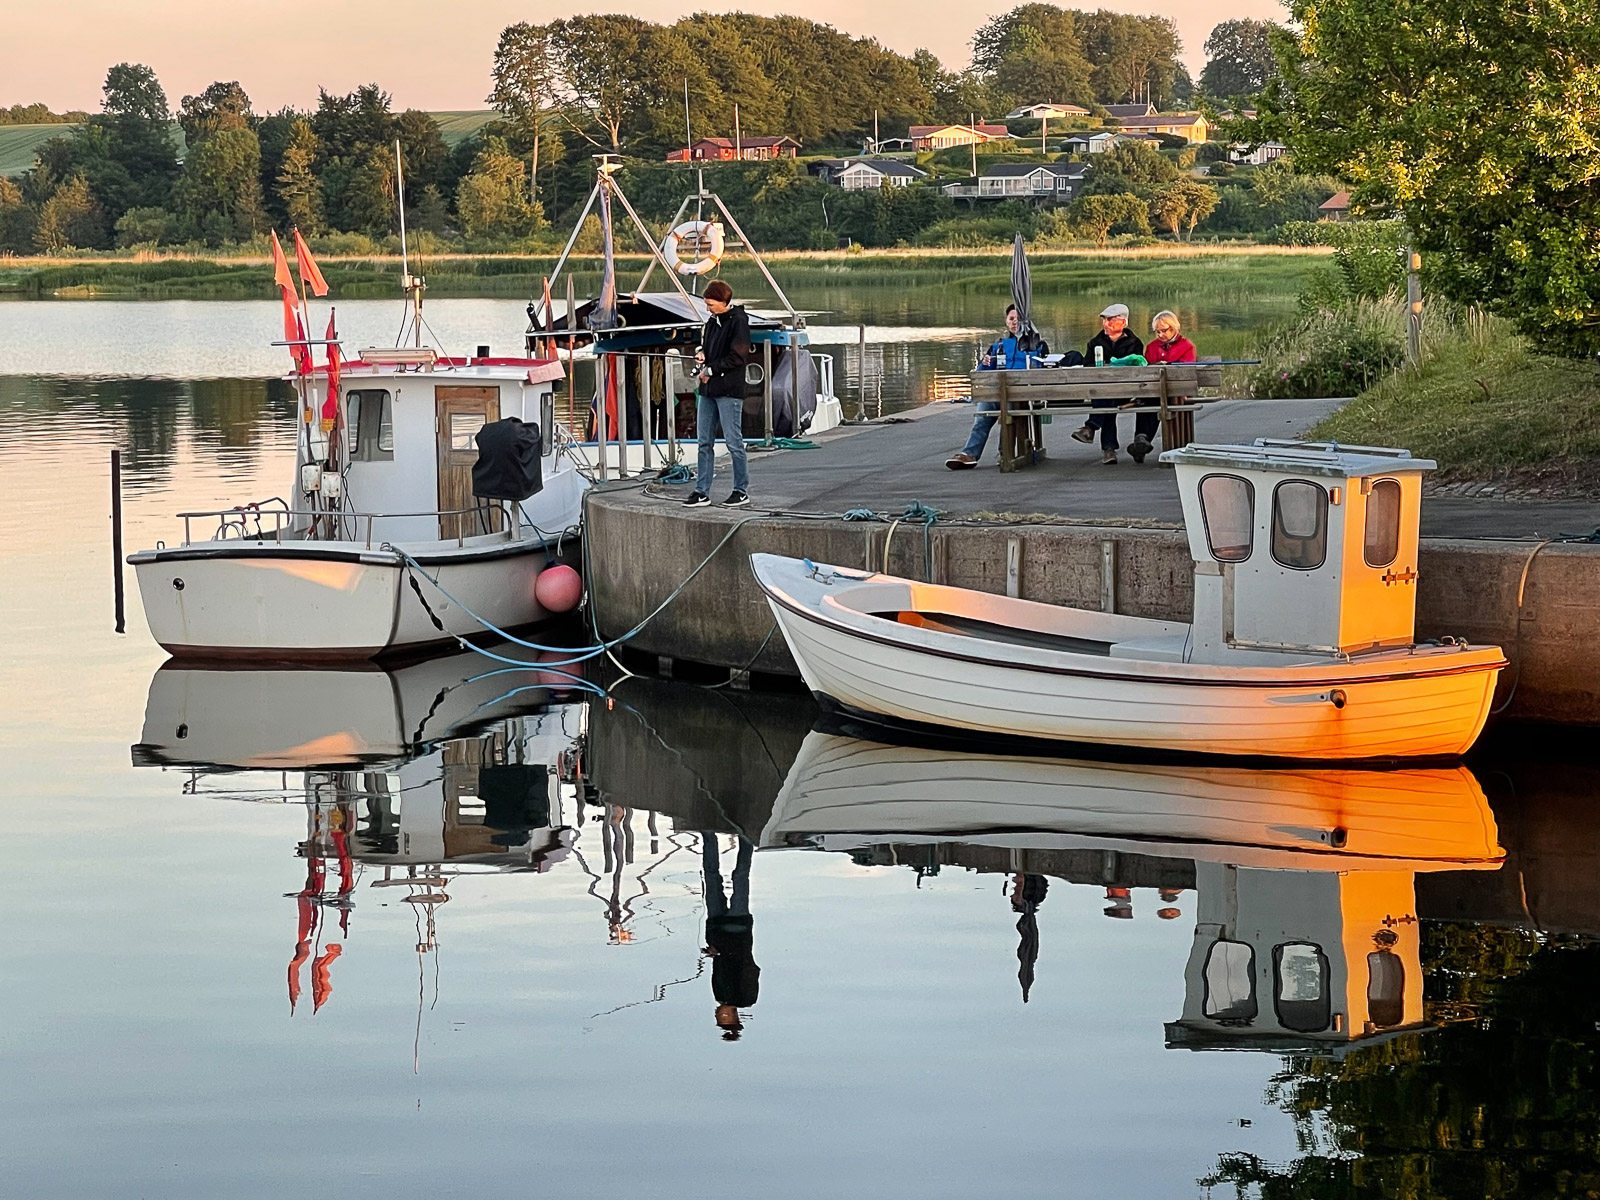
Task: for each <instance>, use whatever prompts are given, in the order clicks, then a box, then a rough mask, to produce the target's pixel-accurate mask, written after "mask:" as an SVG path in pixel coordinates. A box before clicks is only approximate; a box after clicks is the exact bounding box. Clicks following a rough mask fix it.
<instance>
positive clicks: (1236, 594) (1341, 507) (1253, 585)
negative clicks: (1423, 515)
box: [1161, 438, 1435, 663]
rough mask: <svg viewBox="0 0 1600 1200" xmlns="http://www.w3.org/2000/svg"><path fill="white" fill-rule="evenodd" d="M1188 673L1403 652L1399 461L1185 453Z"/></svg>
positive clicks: (1406, 630)
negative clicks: (1190, 596) (1285, 657)
mask: <svg viewBox="0 0 1600 1200" xmlns="http://www.w3.org/2000/svg"><path fill="white" fill-rule="evenodd" d="M1161 461H1162V462H1164V463H1171V464H1172V465H1173V466H1174V467H1176V468H1177V475H1178V491H1179V493H1180V495H1181V497H1182V501H1183V517H1184V524H1185V526H1186V527H1187V529H1188V535H1189V547H1190V552H1191V554H1192V555H1193V557H1194V564H1195V567H1194V623H1193V633H1192V641H1191V644H1190V647H1189V661H1191V662H1197V663H1203V662H1210V663H1227V662H1240V661H1245V660H1248V661H1258V662H1259V661H1263V658H1264V655H1270V654H1273V653H1277V654H1292V655H1295V656H1299V657H1303V656H1304V655H1305V654H1307V653H1313V654H1330V655H1351V654H1357V653H1360V652H1362V651H1370V650H1378V649H1393V648H1396V647H1404V646H1409V645H1411V644H1412V643H1413V642H1414V640H1415V630H1416V596H1417V541H1418V528H1419V518H1420V512H1421V506H1422V473H1423V472H1424V471H1428V470H1432V469H1433V467H1434V465H1435V464H1434V463H1432V462H1431V461H1429V460H1427V459H1419V458H1413V457H1412V456H1411V452H1410V451H1408V450H1393V449H1384V448H1377V447H1370V446H1339V445H1337V444H1335V443H1332V442H1289V441H1280V440H1276V439H1271V438H1261V439H1258V440H1257V441H1256V442H1255V443H1254V444H1252V445H1249V446H1207V445H1189V446H1185V447H1183V448H1182V449H1180V450H1169V451H1167V452H1166V453H1164V454H1163V455H1162V456H1161Z"/></svg>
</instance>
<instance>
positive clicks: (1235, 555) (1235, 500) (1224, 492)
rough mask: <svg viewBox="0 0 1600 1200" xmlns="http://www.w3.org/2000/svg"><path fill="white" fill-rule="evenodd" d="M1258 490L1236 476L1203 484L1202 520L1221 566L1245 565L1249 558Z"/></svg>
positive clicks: (1212, 478)
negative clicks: (1231, 563) (1231, 564)
mask: <svg viewBox="0 0 1600 1200" xmlns="http://www.w3.org/2000/svg"><path fill="white" fill-rule="evenodd" d="M1255 511H1256V490H1255V488H1253V487H1251V486H1250V481H1249V480H1248V479H1240V478H1239V477H1238V476H1237V475H1207V476H1206V477H1205V478H1204V479H1202V480H1201V481H1200V516H1201V519H1202V520H1204V521H1205V526H1206V544H1207V545H1208V546H1209V547H1210V548H1211V557H1212V558H1214V559H1216V560H1217V561H1218V562H1244V560H1245V559H1247V558H1249V557H1250V540H1251V532H1252V530H1253V528H1254V525H1255Z"/></svg>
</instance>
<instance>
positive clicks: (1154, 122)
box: [1121, 112, 1211, 142]
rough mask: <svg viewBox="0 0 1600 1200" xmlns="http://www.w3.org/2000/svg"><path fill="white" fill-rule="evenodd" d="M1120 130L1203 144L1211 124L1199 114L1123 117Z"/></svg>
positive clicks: (1159, 114)
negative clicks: (1177, 138) (1169, 135)
mask: <svg viewBox="0 0 1600 1200" xmlns="http://www.w3.org/2000/svg"><path fill="white" fill-rule="evenodd" d="M1121 125H1122V128H1123V129H1124V130H1125V131H1127V132H1128V133H1166V134H1172V135H1173V136H1175V137H1181V138H1187V139H1188V140H1189V141H1191V142H1203V141H1205V140H1206V137H1207V135H1208V134H1209V133H1210V131H1211V123H1210V122H1209V121H1207V120H1206V119H1205V117H1203V116H1201V115H1200V114H1199V113H1193V112H1190V113H1156V114H1155V115H1154V116H1147V117H1123V118H1122V121H1121Z"/></svg>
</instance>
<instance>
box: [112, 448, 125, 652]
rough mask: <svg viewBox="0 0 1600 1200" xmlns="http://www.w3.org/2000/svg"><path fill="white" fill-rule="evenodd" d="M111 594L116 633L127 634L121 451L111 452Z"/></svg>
mask: <svg viewBox="0 0 1600 1200" xmlns="http://www.w3.org/2000/svg"><path fill="white" fill-rule="evenodd" d="M111 594H112V598H113V604H114V607H115V609H116V616H117V632H118V633H126V632H127V620H126V613H125V611H124V597H123V591H122V451H121V450H113V451H112V452H111Z"/></svg>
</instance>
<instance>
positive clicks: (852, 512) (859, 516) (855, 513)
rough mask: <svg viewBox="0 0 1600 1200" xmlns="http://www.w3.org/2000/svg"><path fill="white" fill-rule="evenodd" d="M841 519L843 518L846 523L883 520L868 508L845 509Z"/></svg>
mask: <svg viewBox="0 0 1600 1200" xmlns="http://www.w3.org/2000/svg"><path fill="white" fill-rule="evenodd" d="M843 517H844V519H845V520H846V521H881V520H883V518H882V517H880V516H879V515H878V514H877V513H875V512H873V511H872V510H871V509H870V508H847V509H845V510H844V513H843Z"/></svg>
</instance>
